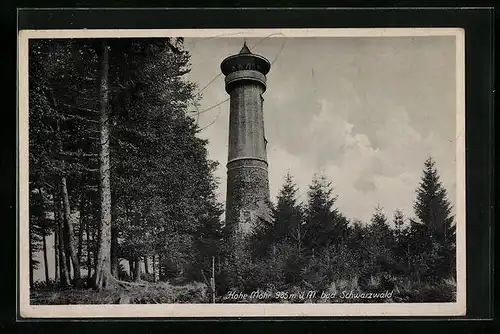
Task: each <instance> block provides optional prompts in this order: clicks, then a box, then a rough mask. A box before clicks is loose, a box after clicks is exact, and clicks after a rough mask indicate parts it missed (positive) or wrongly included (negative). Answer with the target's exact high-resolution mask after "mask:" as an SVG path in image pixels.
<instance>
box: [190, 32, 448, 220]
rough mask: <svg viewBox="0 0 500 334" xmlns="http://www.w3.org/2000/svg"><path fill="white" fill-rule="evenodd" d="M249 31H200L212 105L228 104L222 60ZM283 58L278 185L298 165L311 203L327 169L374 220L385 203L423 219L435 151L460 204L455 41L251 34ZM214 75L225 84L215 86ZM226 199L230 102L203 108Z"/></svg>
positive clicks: (258, 45)
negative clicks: (417, 202)
mask: <svg viewBox="0 0 500 334" xmlns="http://www.w3.org/2000/svg"><path fill="white" fill-rule="evenodd" d="M243 41H244V39H243V38H240V37H238V38H235V37H221V38H209V39H202V38H191V39H186V40H185V45H186V48H187V50H188V51H190V53H191V64H192V71H191V73H190V74H189V75H188V79H189V80H192V81H193V82H195V83H197V84H198V86H199V88H200V89H202V88H204V87H205V86H206V85H207V84H209V83H210V84H209V85H208V86H207V87H206V88H205V89H203V91H202V92H201V93H202V95H203V97H202V99H201V102H200V103H201V105H200V107H199V109H198V110H200V111H204V110H206V109H207V108H210V107H212V106H214V105H216V104H218V103H220V102H223V101H225V100H227V99H228V97H229V96H228V95H227V93H226V92H225V90H224V76H223V75H220V63H221V61H222V60H223V59H224V58H225V57H227V56H229V55H231V54H235V53H237V52H239V50H240V49H241V46H242V44H243ZM247 44H248V46H249V47H250V48H251V49H252V52H254V53H258V54H260V55H262V56H264V57H266V58H267V59H269V61H271V63H272V66H271V70H270V72H269V74H268V75H267V79H268V85H267V91H266V92H265V93H264V99H265V101H264V123H265V133H266V137H267V139H268V146H267V149H268V162H269V183H270V191H271V198H272V199H275V198H276V195H277V193H278V190H279V188H280V187H281V186H282V184H283V181H284V175H285V174H286V173H287V171H290V173H291V174H292V176H293V177H294V179H295V181H296V183H297V185H298V187H299V193H298V197H299V200H300V201H304V200H307V190H308V185H309V184H310V183H311V180H312V178H313V175H314V174H324V175H325V176H326V177H327V178H328V179H329V180H330V181H331V182H332V185H333V187H334V192H335V194H336V195H338V199H337V202H336V206H337V207H338V209H339V210H340V211H341V212H343V213H344V214H345V215H346V216H347V217H348V218H352V219H354V218H355V219H359V220H362V221H364V222H368V221H369V220H370V218H371V216H372V214H373V212H374V208H375V207H376V206H377V205H380V206H381V207H382V208H383V209H384V211H385V213H386V214H387V215H388V216H389V217H392V216H393V213H394V211H395V210H396V209H400V210H402V211H403V213H404V214H405V216H407V217H411V216H413V209H412V207H413V202H414V199H415V189H416V188H417V187H418V183H419V181H420V177H421V175H422V170H423V166H424V161H425V159H426V158H427V157H429V156H431V157H433V158H434V160H435V161H436V167H437V169H438V172H439V174H440V176H441V179H442V182H443V185H444V186H445V188H446V189H447V190H448V193H449V195H450V196H449V197H450V201H451V203H452V205H454V204H455V196H454V194H455V189H456V185H455V180H456V171H455V170H456V165H455V151H456V149H455V147H456V141H455V137H456V129H455V124H456V122H455V117H456V116H455V115H456V84H455V75H456V74H455V72H456V68H455V55H456V51H455V37H454V36H431V37H427V36H425V37H423V36H421V37H321V38H310V37H296V38H281V37H271V38H267V39H262V38H248V39H247ZM212 80H213V81H212ZM199 125H200V127H202V128H203V127H206V128H205V129H204V130H203V131H202V132H201V133H200V137H203V138H206V139H208V140H209V145H208V148H209V154H210V158H211V159H213V160H217V161H219V162H220V165H219V168H218V170H217V172H216V176H217V177H218V178H219V181H220V186H219V189H218V193H219V198H220V201H221V202H224V201H225V193H226V167H225V165H226V162H227V143H228V127H229V102H228V101H226V102H224V103H222V104H221V105H220V106H217V107H214V108H212V109H210V110H208V111H206V112H203V113H202V114H200V115H199Z"/></svg>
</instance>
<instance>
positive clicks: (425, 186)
mask: <svg viewBox="0 0 500 334" xmlns="http://www.w3.org/2000/svg"><path fill="white" fill-rule="evenodd" d="M413 208H414V210H415V215H416V217H417V218H418V221H417V222H415V223H417V224H415V223H414V224H413V225H414V226H413V230H414V232H413V233H412V234H413V237H415V238H419V239H421V240H420V243H423V244H428V245H431V248H430V249H428V250H427V252H428V253H429V252H430V253H429V254H430V255H429V261H428V262H429V267H430V272H431V273H432V275H435V276H444V275H450V274H451V275H454V272H455V270H454V268H455V225H454V217H453V215H452V206H451V204H450V202H449V200H448V196H447V192H446V189H445V188H444V187H443V185H442V184H441V181H440V178H439V175H438V172H437V169H436V167H435V162H434V160H433V159H432V158H428V159H427V160H426V161H425V164H424V171H423V176H422V178H421V182H420V185H419V188H418V189H417V196H416V200H415V203H414V206H413ZM418 224H420V225H421V226H418ZM425 239H428V241H427V240H425Z"/></svg>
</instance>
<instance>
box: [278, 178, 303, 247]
mask: <svg viewBox="0 0 500 334" xmlns="http://www.w3.org/2000/svg"><path fill="white" fill-rule="evenodd" d="M273 218H274V229H273V230H274V231H273V232H274V233H273V234H274V238H275V240H276V242H281V241H284V240H286V241H292V240H293V241H295V242H297V243H301V242H302V238H303V236H301V235H300V234H301V232H300V227H301V226H302V208H301V206H300V205H299V204H298V203H297V185H296V183H295V182H294V180H293V177H292V175H291V174H290V172H287V174H286V175H285V183H284V184H283V186H282V187H281V189H280V191H279V193H278V197H277V202H276V206H275V207H274V209H273Z"/></svg>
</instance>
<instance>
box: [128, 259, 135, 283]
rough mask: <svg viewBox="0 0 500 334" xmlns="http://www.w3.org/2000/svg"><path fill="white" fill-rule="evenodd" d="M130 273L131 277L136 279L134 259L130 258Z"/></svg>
mask: <svg viewBox="0 0 500 334" xmlns="http://www.w3.org/2000/svg"><path fill="white" fill-rule="evenodd" d="M128 274H129V276H130V278H132V279H134V260H132V259H128Z"/></svg>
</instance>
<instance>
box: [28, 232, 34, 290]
mask: <svg viewBox="0 0 500 334" xmlns="http://www.w3.org/2000/svg"><path fill="white" fill-rule="evenodd" d="M32 237H33V232H32V231H31V226H30V244H29V251H30V289H33V285H34V283H35V279H34V277H33V274H34V271H35V268H34V266H35V263H34V261H33V241H32V240H31V238H32Z"/></svg>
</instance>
